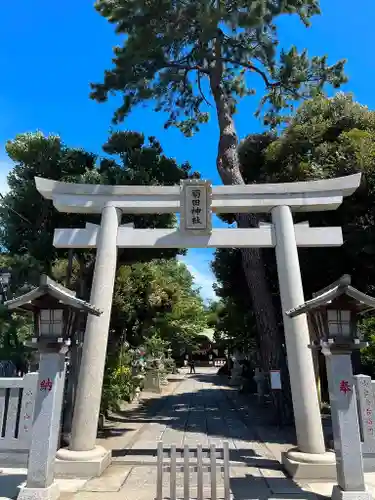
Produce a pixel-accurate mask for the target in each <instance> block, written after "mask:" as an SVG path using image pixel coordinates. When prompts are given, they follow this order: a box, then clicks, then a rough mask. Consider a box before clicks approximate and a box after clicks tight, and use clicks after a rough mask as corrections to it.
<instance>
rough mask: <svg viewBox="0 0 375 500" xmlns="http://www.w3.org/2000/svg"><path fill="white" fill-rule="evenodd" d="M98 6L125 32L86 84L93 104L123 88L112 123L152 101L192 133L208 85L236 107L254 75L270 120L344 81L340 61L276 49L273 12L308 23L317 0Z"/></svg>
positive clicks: (109, 1) (202, 117) (110, 2)
mask: <svg viewBox="0 0 375 500" xmlns="http://www.w3.org/2000/svg"><path fill="white" fill-rule="evenodd" d="M96 8H97V10H98V11H99V13H100V14H101V15H102V16H103V17H105V18H106V19H107V20H108V21H109V22H110V23H112V24H114V25H115V26H116V33H117V34H119V35H125V38H124V43H123V46H117V47H115V48H114V59H113V62H114V68H113V69H111V70H108V71H106V73H105V77H104V82H103V83H101V84H94V85H93V86H92V88H93V93H92V96H93V97H94V98H95V99H96V100H98V101H99V102H102V101H105V100H106V99H107V97H108V94H110V93H112V92H121V93H122V94H123V103H122V105H121V106H120V108H119V109H118V110H117V112H116V114H115V116H114V121H115V122H119V121H122V120H123V119H124V118H125V117H126V116H127V115H128V113H129V112H130V111H131V110H132V108H133V107H134V106H136V105H138V104H141V103H143V102H144V101H154V104H155V110H156V111H165V112H166V113H168V115H169V117H168V120H167V122H166V126H167V127H168V126H171V125H175V126H177V127H179V128H180V129H181V130H182V131H183V132H184V133H185V134H186V135H191V134H192V133H193V132H194V131H197V130H198V129H199V125H200V124H201V123H204V122H206V121H207V120H208V112H207V103H208V99H207V96H206V93H207V91H209V92H211V93H212V96H213V98H214V100H216V99H217V100H219V99H220V96H224V97H225V98H226V99H227V100H228V103H227V104H228V105H229V106H230V108H231V113H234V112H235V109H236V104H237V101H238V100H239V99H241V98H243V97H245V96H247V95H251V94H253V93H254V88H253V85H254V83H253V82H254V79H255V78H257V79H259V81H261V82H262V83H263V85H264V88H265V95H264V96H263V97H262V98H261V105H263V106H264V108H265V109H264V121H265V123H267V124H276V123H278V122H279V120H280V117H281V115H280V112H281V111H282V110H284V109H290V107H291V105H292V103H293V102H294V101H296V100H299V99H301V98H304V97H310V96H311V95H313V94H314V93H316V91H319V90H321V89H322V88H323V86H324V84H325V83H326V82H329V83H331V84H332V85H333V86H334V87H338V86H339V85H340V84H341V83H343V81H345V76H344V75H343V67H344V61H339V62H337V63H336V64H333V65H331V66H330V65H328V64H327V57H326V56H323V57H319V56H314V57H312V58H311V59H309V57H308V54H307V51H306V50H302V51H300V52H299V51H298V50H297V48H296V47H294V46H293V47H291V48H290V49H288V50H284V49H281V51H278V29H277V19H278V17H279V16H281V15H290V14H295V15H297V16H298V17H299V18H300V19H301V21H302V22H303V23H304V24H305V25H306V26H309V23H310V19H311V17H312V16H313V15H316V14H320V8H319V1H318V0H287V1H285V0H282V1H281V0H278V1H273V2H268V1H264V0H257V1H254V0H252V1H236V2H233V1H232V0H222V1H220V2H211V1H207V0H204V1H196V0H189V1H185V0H184V1H174V2H170V1H159V2H152V1H146V2H145V1H143V0H139V1H123V0H115V1H114V0H98V1H97V2H96ZM253 77H254V78H253ZM206 83H207V84H208V85H206ZM218 85H220V87H222V88H221V90H222V92H217V90H218V89H217V88H216V87H217V86H218ZM209 89H210V90H209ZM217 104H218V101H217ZM259 112H260V110H258V111H257V113H258V114H259ZM219 119H220V117H219Z"/></svg>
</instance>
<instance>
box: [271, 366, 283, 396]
mask: <svg viewBox="0 0 375 500" xmlns="http://www.w3.org/2000/svg"><path fill="white" fill-rule="evenodd" d="M270 377H271V389H272V390H273V391H280V390H281V389H282V387H281V375H280V370H271V371H270Z"/></svg>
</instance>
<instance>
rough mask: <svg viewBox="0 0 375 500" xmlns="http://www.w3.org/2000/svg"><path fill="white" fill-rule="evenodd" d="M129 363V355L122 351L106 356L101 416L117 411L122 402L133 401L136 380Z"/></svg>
mask: <svg viewBox="0 0 375 500" xmlns="http://www.w3.org/2000/svg"><path fill="white" fill-rule="evenodd" d="M131 361H132V358H131V355H130V354H129V352H128V351H126V350H124V349H121V350H120V351H119V353H115V354H112V355H110V356H107V363H106V368H105V374H104V381H103V391H102V399H101V410H100V411H101V413H102V414H104V415H106V414H107V413H108V412H109V411H119V410H120V409H121V404H122V403H123V402H124V401H131V400H132V399H133V397H134V394H135V390H136V388H137V385H138V380H137V378H136V377H134V375H133V372H132V369H131Z"/></svg>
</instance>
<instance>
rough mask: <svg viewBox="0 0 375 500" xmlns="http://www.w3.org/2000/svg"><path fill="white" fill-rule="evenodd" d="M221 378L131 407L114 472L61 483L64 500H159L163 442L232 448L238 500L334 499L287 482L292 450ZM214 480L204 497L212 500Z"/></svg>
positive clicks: (325, 488) (117, 432)
mask: <svg viewBox="0 0 375 500" xmlns="http://www.w3.org/2000/svg"><path fill="white" fill-rule="evenodd" d="M216 370H217V369H212V368H211V369H209V368H207V369H203V368H201V369H198V373H197V374H196V375H192V376H189V375H187V376H186V377H183V376H179V377H178V379H177V380H175V381H174V382H172V383H171V384H170V387H169V389H167V392H166V394H164V395H161V396H155V395H154V396H153V397H152V398H151V399H150V400H149V401H148V402H145V403H144V404H141V405H138V406H137V405H130V406H129V407H128V408H127V409H126V410H125V411H124V413H123V415H122V416H121V415H120V416H119V418H121V420H122V422H119V423H117V424H115V423H112V424H110V427H111V432H109V436H110V437H107V438H102V439H99V443H100V444H101V445H105V446H107V447H110V448H111V449H113V464H112V465H111V466H110V467H109V468H108V469H107V470H106V471H105V473H104V474H103V475H102V476H101V477H100V478H93V479H90V480H80V479H74V480H73V479H59V480H58V483H59V486H60V489H61V491H62V495H61V500H119V499H121V500H153V499H154V498H155V493H156V446H157V441H158V440H162V441H163V443H164V446H165V447H168V446H170V445H171V444H175V445H176V446H177V447H178V448H182V447H183V446H184V445H188V446H190V447H192V448H195V447H196V446H197V444H202V445H203V447H204V448H207V447H208V446H209V445H210V444H215V445H216V447H217V448H219V449H220V448H222V446H223V442H224V441H228V443H229V448H230V459H231V465H230V490H231V495H232V499H233V500H269V499H273V498H275V499H284V500H285V499H295V500H297V499H298V500H299V499H306V500H310V499H311V500H316V499H317V496H316V494H315V493H320V494H323V495H326V496H330V494H331V491H332V484H329V483H325V484H319V485H318V484H317V483H315V484H310V485H307V484H296V483H295V482H294V481H292V480H291V479H289V478H287V477H286V476H285V474H284V473H283V471H282V470H281V466H280V463H279V459H280V451H282V450H283V449H287V448H288V447H290V443H289V444H288V443H287V442H286V443H285V442H283V439H280V432H277V431H273V432H272V433H269V435H262V436H260V434H259V429H260V427H259V425H260V424H262V423H263V422H262V420H260V418H259V415H261V413H260V412H259V411H257V410H256V407H255V406H253V405H251V403H250V402H249V401H250V399H249V398H246V397H245V398H244V397H241V396H239V395H238V393H237V391H236V390H235V389H233V388H230V387H227V386H226V385H224V381H222V380H220V378H219V377H217V376H216V375H215V373H216ZM261 418H263V417H261ZM116 425H117V427H116ZM264 430H265V428H263V431H264ZM266 432H269V430H268V431H266ZM259 437H261V438H262V440H260V439H259ZM24 473H25V471H20V470H19V471H16V470H13V472H12V474H13V475H14V481H13V483H14V482H15V481H16V484H20V482H22V480H23V479H22V478H23V477H24V475H23V474H24ZM7 474H8V473H7V472H6V471H5V470H4V471H3V477H1V476H2V475H1V474H0V500H1V499H2V498H4V499H5V498H15V494H16V491H15V490H14V485H13V491H15V493H13V494H12V495H9V496H7V495H6V494H5V490H6V489H7V487H6V484H5V482H6V481H8V483H9V481H12V477H11V475H9V474H8V475H7ZM207 476H208V474H206V475H205V481H207V488H205V489H204V494H205V498H210V492H209V488H208V486H209V484H208V477H207ZM4 481H5V482H4ZM17 481H18V482H17ZM168 483H169V474H168V473H166V474H165V476H164V486H165V488H164V495H165V497H168V494H169V491H168V489H167V485H168ZM182 484H183V483H182V473H180V475H178V476H177V495H178V497H179V498H181V497H182ZM190 484H191V485H192V491H191V497H190V498H196V484H197V480H196V472H195V471H192V472H191V477H190ZM374 484H375V482H374ZM217 487H218V499H219V498H222V493H223V473H222V472H221V473H218V474H217ZM1 495H4V496H3V497H1Z"/></svg>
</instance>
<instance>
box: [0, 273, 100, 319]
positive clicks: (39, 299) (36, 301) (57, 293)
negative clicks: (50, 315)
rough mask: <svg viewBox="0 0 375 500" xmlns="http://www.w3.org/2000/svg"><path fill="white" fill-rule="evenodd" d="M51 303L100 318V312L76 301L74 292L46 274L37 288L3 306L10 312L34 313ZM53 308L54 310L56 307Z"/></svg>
mask: <svg viewBox="0 0 375 500" xmlns="http://www.w3.org/2000/svg"><path fill="white" fill-rule="evenodd" d="M51 299H52V301H51ZM51 302H53V303H55V304H59V306H61V307H62V308H63V307H64V306H65V307H71V308H73V309H78V310H80V311H83V312H86V313H89V314H94V315H95V316H100V315H101V314H102V311H100V310H99V309H97V308H96V307H95V306H93V305H91V304H89V303H88V302H86V301H84V300H82V299H78V298H77V297H76V296H75V292H73V291H72V290H69V288H65V287H64V286H62V285H60V284H59V283H57V282H56V281H54V280H52V279H51V278H49V277H48V276H47V275H46V274H42V276H41V278H40V285H39V286H38V288H34V289H33V290H31V291H30V292H27V293H25V294H24V295H21V296H20V297H16V298H15V299H12V300H8V301H7V302H5V303H4V306H5V307H7V309H11V310H12V309H25V310H28V311H35V310H36V309H40V308H43V305H47V304H49V303H51ZM44 308H45V306H44ZM53 308H54V309H56V306H54V307H53Z"/></svg>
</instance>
